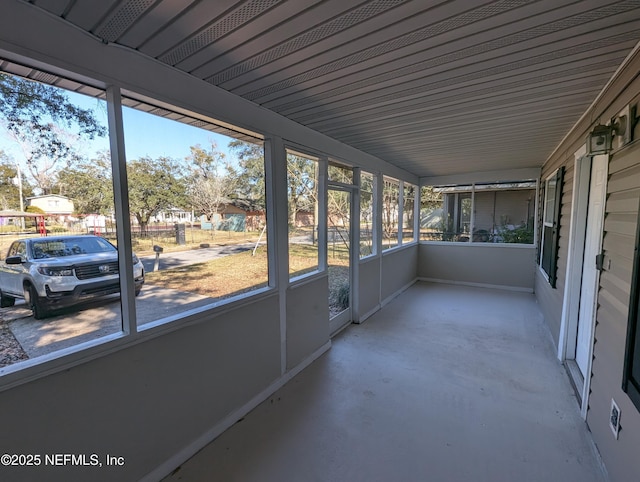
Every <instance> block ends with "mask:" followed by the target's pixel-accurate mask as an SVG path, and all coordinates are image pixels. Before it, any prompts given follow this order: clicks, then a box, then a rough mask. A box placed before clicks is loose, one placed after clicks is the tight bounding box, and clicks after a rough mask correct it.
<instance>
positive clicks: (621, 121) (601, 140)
mask: <svg viewBox="0 0 640 482" xmlns="http://www.w3.org/2000/svg"><path fill="white" fill-rule="evenodd" d="M633 111H635V109H633ZM633 117H635V115H634V116H633ZM631 120H632V116H631V108H630V107H629V106H627V107H625V108H624V110H623V111H622V112H620V113H619V114H618V115H617V116H615V117H614V118H613V119H611V123H609V124H608V125H606V126H605V125H602V124H598V125H596V126H595V127H594V128H593V130H592V131H591V132H590V133H589V136H588V137H587V155H591V156H595V155H597V154H608V153H609V152H611V149H612V147H613V139H614V138H615V137H620V141H619V146H623V145H625V144H627V143H629V142H630V141H631V131H632V130H633V126H632V125H631ZM619 146H618V147H619Z"/></svg>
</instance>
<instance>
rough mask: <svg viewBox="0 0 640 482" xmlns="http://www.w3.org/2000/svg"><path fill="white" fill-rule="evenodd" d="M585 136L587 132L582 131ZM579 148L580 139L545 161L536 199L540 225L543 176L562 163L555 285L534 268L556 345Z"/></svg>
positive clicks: (560, 316)
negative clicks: (548, 160)
mask: <svg viewBox="0 0 640 482" xmlns="http://www.w3.org/2000/svg"><path fill="white" fill-rule="evenodd" d="M585 135H586V134H585ZM579 147H580V142H579V143H577V144H575V145H573V146H571V147H570V148H568V149H566V150H565V151H563V152H562V153H561V155H560V156H558V157H557V158H556V159H555V160H554V161H553V162H550V163H547V164H546V165H545V166H544V167H543V169H542V176H541V179H542V182H541V184H540V185H541V189H540V200H539V204H538V205H539V212H538V218H539V224H540V225H541V224H542V216H543V213H542V211H543V209H544V189H542V188H543V187H544V184H545V181H546V179H547V178H548V177H549V176H551V175H552V174H553V173H555V172H556V171H557V170H558V169H559V168H560V167H562V166H564V169H565V171H564V181H563V184H562V199H561V202H562V204H561V208H560V237H559V239H558V271H557V278H556V287H555V288H552V287H551V285H550V284H549V281H548V280H547V276H546V274H545V273H544V272H543V271H542V270H541V269H540V268H539V267H536V270H535V273H536V275H535V293H536V297H537V298H538V303H539V304H540V310H541V311H542V314H543V315H544V318H545V321H546V322H547V325H548V326H549V330H550V331H551V336H552V337H553V341H554V342H555V344H556V346H558V339H559V336H560V323H561V318H562V301H563V295H564V288H565V284H566V272H567V255H568V253H569V228H570V225H569V223H570V219H571V199H572V197H573V176H574V173H575V168H574V161H575V157H574V152H575V151H577V150H578V148H579ZM541 236H542V231H541V230H540V229H539V230H538V239H542V238H541Z"/></svg>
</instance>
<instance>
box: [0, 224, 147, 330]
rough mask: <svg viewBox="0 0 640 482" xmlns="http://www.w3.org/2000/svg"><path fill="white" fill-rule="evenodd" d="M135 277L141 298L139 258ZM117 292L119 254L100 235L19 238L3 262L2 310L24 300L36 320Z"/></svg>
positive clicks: (0, 273) (0, 270) (135, 262)
mask: <svg viewBox="0 0 640 482" xmlns="http://www.w3.org/2000/svg"><path fill="white" fill-rule="evenodd" d="M133 277H134V280H135V294H136V296H137V295H138V294H139V293H140V290H141V289H142V285H143V284H144V268H143V267H142V263H141V262H140V260H139V259H138V257H137V256H136V255H135V254H134V255H133ZM118 292H120V277H119V270H118V251H117V249H116V247H115V246H113V245H112V244H111V243H110V242H109V241H107V240H106V239H104V238H101V237H99V236H89V235H87V236H50V237H42V238H27V239H18V240H16V241H14V242H13V243H12V244H11V247H10V248H9V251H8V253H7V258H6V259H5V260H4V262H0V307H7V306H13V304H14V303H15V299H16V298H24V300H25V302H26V303H27V305H28V306H30V307H31V309H32V310H33V317H34V318H36V319H42V318H44V317H46V316H48V315H49V312H50V311H51V310H53V309H56V308H62V307H65V306H69V305H74V304H76V303H79V302H81V301H84V300H86V299H89V298H94V297H98V296H105V295H108V294H112V293H118Z"/></svg>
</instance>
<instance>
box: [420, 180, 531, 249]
mask: <svg viewBox="0 0 640 482" xmlns="http://www.w3.org/2000/svg"><path fill="white" fill-rule="evenodd" d="M535 196H536V181H517V182H496V183H477V184H471V185H454V186H423V187H422V189H421V192H420V237H421V239H422V240H425V241H448V242H476V243H511V244H533V242H534V226H535V223H534V217H535Z"/></svg>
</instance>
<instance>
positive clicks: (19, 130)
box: [0, 73, 107, 194]
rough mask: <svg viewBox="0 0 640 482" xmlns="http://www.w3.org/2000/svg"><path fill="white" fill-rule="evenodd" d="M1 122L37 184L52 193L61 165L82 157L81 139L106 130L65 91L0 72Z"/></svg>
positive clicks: (0, 124) (92, 113)
mask: <svg viewBox="0 0 640 482" xmlns="http://www.w3.org/2000/svg"><path fill="white" fill-rule="evenodd" d="M0 126H1V127H2V128H3V129H4V130H5V132H6V133H7V134H8V135H9V137H10V138H11V139H13V140H14V141H15V142H16V143H17V144H18V145H19V146H20V148H21V150H22V153H23V155H24V162H25V163H26V167H27V170H28V172H29V173H30V174H31V176H32V177H33V180H34V181H35V183H36V186H37V187H38V188H39V189H40V190H41V191H42V192H43V193H45V194H46V193H49V192H50V190H51V187H52V186H53V184H54V183H55V179H56V174H57V172H58V170H59V168H60V167H61V165H64V164H66V165H70V164H73V163H75V162H77V161H79V159H80V156H79V155H78V153H77V152H76V150H75V145H76V144H77V142H78V140H79V139H93V138H94V137H95V136H104V135H105V134H106V131H107V130H106V128H105V126H103V125H101V124H100V123H99V122H98V120H97V119H96V117H95V116H94V112H93V111H92V110H90V109H83V108H80V107H78V106H76V105H74V104H73V103H72V102H71V101H70V100H69V98H68V96H67V95H66V93H65V91H64V90H62V89H59V88H56V87H53V86H50V85H46V84H41V83H39V82H34V81H31V80H27V79H23V78H21V77H17V76H13V75H8V74H3V73H0Z"/></svg>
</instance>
